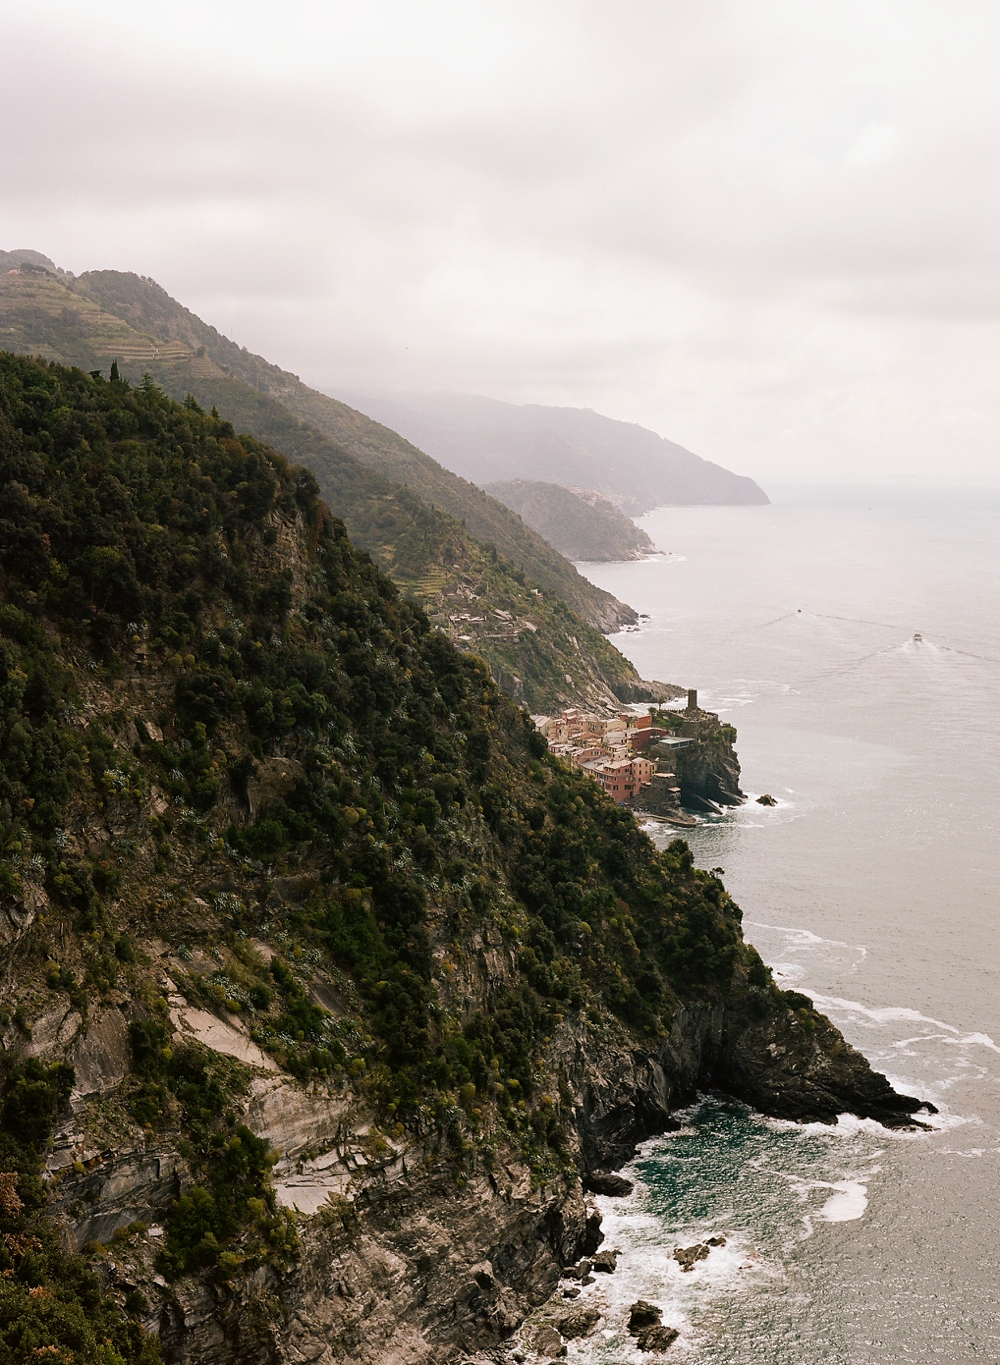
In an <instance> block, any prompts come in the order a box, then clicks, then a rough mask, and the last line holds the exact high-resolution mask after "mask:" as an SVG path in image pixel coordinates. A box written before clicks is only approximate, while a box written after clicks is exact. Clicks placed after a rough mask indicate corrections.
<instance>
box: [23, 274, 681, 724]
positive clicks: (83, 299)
mask: <svg viewBox="0 0 1000 1365" xmlns="http://www.w3.org/2000/svg"><path fill="white" fill-rule="evenodd" d="M133 278H137V277H133ZM161 292H162V291H161ZM202 325H203V324H202ZM0 329H2V330H0V337H4V338H6V339H8V340H7V344H8V345H9V346H10V348H11V349H12V350H15V351H20V352H28V353H32V354H41V355H44V356H45V357H46V358H49V359H55V360H60V361H64V362H68V363H72V364H75V365H78V366H80V368H82V369H84V370H91V369H101V368H103V369H104V370H105V372H106V371H107V369H108V367H109V363H110V358H111V357H112V356H118V357H122V359H121V361H120V364H121V370H122V374H123V375H125V376H126V377H130V378H132V379H135V380H138V379H139V378H141V376H142V374H143V373H144V372H148V373H150V374H151V375H153V376H154V378H155V379H156V380H157V381H158V382H159V383H160V384H161V385H162V386H163V388H164V389H165V391H166V392H168V393H170V394H171V395H172V396H174V397H176V398H182V397H184V396H185V395H186V394H188V393H191V394H193V396H194V397H195V398H196V399H197V401H198V402H199V403H200V404H201V405H202V406H203V407H205V408H211V407H213V406H215V407H218V409H219V410H220V411H221V412H222V413H223V414H224V415H225V416H226V417H227V418H228V419H229V420H230V421H232V423H233V424H234V426H235V427H236V428H237V429H239V430H241V431H251V432H254V433H255V434H257V435H259V436H261V437H263V438H265V439H267V440H268V441H270V442H271V443H272V444H274V445H275V446H276V447H277V448H279V449H281V450H282V451H283V452H285V453H286V454H288V455H289V456H291V457H292V458H294V459H296V460H299V461H302V462H304V463H306V464H308V465H309V467H310V468H311V469H312V470H313V471H314V473H315V474H316V477H317V478H318V480H319V482H320V485H321V488H322V491H323V493H324V496H325V497H326V499H327V501H328V502H329V504H330V505H331V507H332V508H333V509H334V510H335V512H336V513H337V515H339V516H341V517H342V518H343V519H344V521H345V523H346V525H347V527H348V530H349V532H350V534H351V535H352V537H353V538H354V540H355V542H356V543H357V544H359V545H360V546H362V547H363V548H365V549H367V550H368V551H369V552H370V553H371V554H372V556H373V557H374V559H375V560H376V562H377V563H379V564H380V565H381V566H382V567H383V568H384V569H386V570H387V571H388V572H390V573H391V574H392V575H393V578H394V579H395V581H396V582H398V583H399V584H400V586H401V587H403V588H404V589H406V590H407V591H408V592H410V593H411V594H412V595H413V596H415V597H416V598H417V600H418V601H420V602H421V603H422V604H423V605H424V606H425V608H426V609H427V610H428V611H429V612H430V613H431V615H432V619H433V620H434V621H435V623H436V624H438V625H439V626H440V627H441V628H442V629H444V630H446V631H447V632H448V634H449V635H451V637H452V638H453V639H454V640H455V641H456V642H457V643H458V644H459V646H460V647H461V648H463V649H467V650H472V651H475V652H476V653H478V654H480V655H481V656H482V657H483V658H485V659H486V661H487V662H488V663H489V665H490V668H491V670H492V672H493V676H494V677H495V678H497V680H498V681H499V682H500V683H501V685H502V686H504V687H505V688H506V689H507V690H508V691H509V692H510V693H511V695H512V696H514V697H515V698H516V699H517V700H518V701H521V702H523V703H524V704H525V705H527V706H528V707H529V708H530V709H531V710H533V711H548V710H551V709H553V708H554V707H558V706H560V705H584V706H587V707H597V708H598V709H605V708H607V707H610V706H614V705H615V704H616V699H617V698H625V699H629V700H638V699H640V698H644V697H646V696H650V697H652V696H654V695H655V696H661V695H667V694H665V693H663V692H662V689H657V688H653V689H648V688H646V689H644V688H643V686H642V681H641V679H640V677H639V675H638V673H637V672H636V670H635V668H634V667H633V665H632V664H631V663H629V661H628V660H627V659H625V657H624V656H623V655H622V654H620V653H619V651H618V650H616V649H615V648H614V646H613V645H612V644H610V642H609V641H607V640H606V639H605V638H604V636H603V635H602V634H601V633H600V632H599V631H598V630H596V629H594V628H593V627H592V626H590V625H588V623H587V622H586V621H584V620H582V619H581V618H580V617H578V616H577V615H576V614H575V613H574V612H573V611H572V610H570V609H569V608H568V607H567V606H566V605H565V604H564V603H563V602H562V601H561V600H560V599H559V598H558V597H557V596H555V595H550V594H549V593H548V592H545V591H543V590H541V589H537V590H536V588H535V585H533V584H532V583H531V582H530V580H529V579H527V578H526V576H525V574H524V572H523V571H522V570H521V569H520V568H518V567H517V566H516V565H514V564H512V563H510V561H508V560H506V559H505V558H504V557H503V556H502V555H501V554H499V553H498V552H497V551H495V550H493V549H491V548H490V547H488V546H483V545H482V544H480V542H479V541H477V540H476V539H475V538H474V537H473V536H471V535H470V534H469V533H468V531H467V530H466V529H465V528H464V527H463V526H462V525H461V524H460V523H459V522H458V521H456V520H455V519H454V518H453V517H451V516H449V515H448V514H447V513H446V512H444V511H442V510H441V509H439V508H437V507H434V506H432V505H430V504H429V503H428V502H426V501H424V500H423V499H422V498H421V497H419V496H418V494H417V493H416V492H415V491H414V490H413V489H411V488H404V487H402V486H400V485H399V484H394V483H393V482H391V481H390V480H389V479H387V478H385V477H384V476H383V475H382V474H380V473H379V472H378V471H377V470H375V469H373V468H371V467H370V466H369V465H366V464H363V463H362V462H361V461H359V460H358V459H356V458H355V457H354V456H353V455H351V454H350V453H349V452H347V451H345V450H344V449H343V448H342V447H341V446H339V445H337V444H336V443H335V442H333V441H331V440H329V439H328V438H327V437H326V436H324V435H322V434H321V433H320V432H318V431H317V430H315V428H313V427H311V426H309V425H308V424H307V423H303V422H301V421H300V420H299V419H298V418H297V417H296V416H294V414H292V413H291V412H289V411H288V409H287V408H286V407H285V406H284V405H283V404H281V403H280V402H278V401H277V400H276V399H274V398H272V397H270V396H268V395H267V394H265V393H261V392H259V391H258V390H255V389H253V388H251V387H250V386H249V385H248V384H246V383H244V382H243V381H242V380H240V379H238V378H237V377H236V376H234V375H233V374H231V373H227V372H226V371H224V370H223V369H222V368H220V366H218V365H216V364H215V362H214V361H213V360H211V358H210V357H209V356H208V355H206V354H203V355H198V354H197V352H196V351H192V349H191V348H190V346H189V345H188V344H187V343H186V342H185V341H180V340H169V341H168V340H164V339H163V338H162V337H157V336H154V335H152V334H150V333H148V332H146V333H143V332H138V331H136V330H135V329H134V328H133V327H131V326H130V325H129V323H127V322H126V321H124V320H123V319H122V318H119V317H117V316H116V315H114V314H113V313H110V312H109V311H108V310H107V309H105V308H102V307H101V306H100V305H98V304H97V303H96V302H95V301H94V300H93V299H91V298H90V297H88V296H85V295H82V294H81V293H79V292H78V291H77V290H76V289H75V288H74V287H73V286H72V285H71V284H70V282H69V281H68V280H67V279H66V278H65V277H56V276H54V275H52V274H51V273H49V272H48V271H46V270H44V269H37V270H33V271H29V272H27V273H24V274H21V275H19V276H17V275H0ZM229 344H231V343H229ZM497 505H498V506H499V504H497ZM503 511H504V512H505V515H507V516H508V517H511V518H512V519H513V520H516V518H514V517H513V514H512V513H510V512H508V511H507V509H503ZM551 553H552V554H553V555H555V551H551ZM567 568H570V569H571V568H572V566H570V565H568V564H567ZM573 572H574V573H575V571H573ZM580 581H581V582H584V581H585V580H583V579H581V580H580ZM608 600H609V601H613V600H614V599H611V598H609V599H608ZM498 613H500V614H499V615H498Z"/></svg>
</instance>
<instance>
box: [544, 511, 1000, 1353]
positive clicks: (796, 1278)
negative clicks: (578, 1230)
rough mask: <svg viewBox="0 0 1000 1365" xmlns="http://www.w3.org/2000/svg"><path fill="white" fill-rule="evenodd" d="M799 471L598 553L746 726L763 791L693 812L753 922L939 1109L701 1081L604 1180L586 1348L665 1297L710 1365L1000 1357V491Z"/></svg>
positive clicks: (745, 747) (709, 853)
mask: <svg viewBox="0 0 1000 1365" xmlns="http://www.w3.org/2000/svg"><path fill="white" fill-rule="evenodd" d="M772 496H773V503H772V505H771V506H768V507H689V508H666V509H660V510H658V511H656V512H652V513H650V514H649V515H647V516H645V517H644V518H642V519H641V521H640V523H639V524H640V525H641V526H642V527H643V528H644V529H645V530H646V531H648V533H649V535H650V536H651V538H652V540H653V542H654V544H655V545H656V546H657V548H658V549H659V550H660V551H661V552H662V553H660V554H657V555H655V556H651V557H650V558H648V559H646V560H644V561H638V562H633V563H624V564H601V565H596V564H584V565H580V566H579V567H580V569H581V572H583V573H584V574H585V575H586V576H587V577H588V578H590V579H591V580H592V581H593V582H594V583H597V584H599V585H600V586H601V587H603V588H607V589H608V590H609V591H611V592H613V593H614V594H615V595H616V596H617V597H619V598H621V599H622V600H623V601H626V602H629V603H631V605H632V606H634V607H635V608H636V609H637V611H639V612H641V613H643V617H642V619H641V621H640V624H639V627H638V628H637V629H634V630H626V631H624V632H622V633H621V634H620V635H618V636H616V637H614V643H615V644H616V645H617V646H618V647H619V648H620V649H621V650H622V651H623V652H624V653H625V654H626V655H627V656H628V657H629V658H630V659H632V660H633V661H634V663H635V664H636V665H637V667H638V669H639V671H640V673H641V674H642V676H643V677H646V678H657V679H660V680H662V681H665V682H674V683H679V684H681V685H682V686H684V687H696V688H697V689H698V696H699V702H700V704H701V705H703V706H705V707H706V708H708V709H710V710H713V711H717V712H718V713H719V714H720V716H722V717H723V718H724V719H726V720H727V721H730V722H731V723H732V724H734V725H735V726H736V727H737V729H738V732H739V738H738V741H737V749H738V752H739V757H740V761H741V763H742V769H743V779H742V780H743V787H744V789H745V791H746V792H747V793H748V796H749V799H748V801H747V803H746V804H745V805H744V806H742V807H741V808H739V809H737V810H733V811H731V812H728V813H726V814H725V815H723V816H721V817H720V818H714V817H713V818H708V819H706V820H704V822H703V823H701V824H700V825H699V826H698V828H697V829H695V830H692V831H690V833H689V834H687V835H686V836H685V837H687V838H688V841H689V843H690V845H691V847H692V849H693V851H694V853H695V857H696V860H697V862H698V864H699V865H700V866H702V867H706V868H722V869H724V881H725V883H726V886H727V888H728V889H729V891H730V893H731V894H732V895H733V896H734V898H735V899H736V900H737V902H738V903H739V905H740V906H741V907H742V910H743V914H744V932H745V934H746V937H747V938H748V939H749V941H750V942H751V943H753V944H754V945H755V946H756V947H757V949H758V950H759V951H760V953H761V955H762V957H763V958H764V960H765V961H766V962H767V963H768V964H769V965H770V966H771V967H772V969H773V970H774V973H775V975H776V977H777V978H778V980H779V981H780V982H781V983H782V984H783V985H785V986H787V987H794V988H795V989H796V990H798V991H802V992H804V993H806V994H807V995H809V996H811V997H812V999H813V1000H814V1002H815V1004H816V1006H817V1008H819V1009H820V1010H822V1011H824V1012H825V1013H826V1014H827V1015H828V1016H829V1017H830V1018H831V1019H832V1020H833V1021H834V1022H835V1023H836V1024H837V1026H838V1027H839V1028H840V1029H841V1030H842V1032H843V1033H844V1035H845V1036H846V1038H847V1039H848V1040H849V1041H850V1042H851V1043H852V1044H854V1046H856V1047H858V1048H860V1049H861V1051H863V1052H864V1053H865V1055H866V1056H867V1057H868V1058H869V1059H870V1061H871V1063H872V1065H873V1066H874V1067H876V1068H877V1069H878V1070H880V1071H883V1072H885V1074H886V1075H888V1076H889V1077H890V1079H891V1080H892V1082H893V1084H894V1085H895V1086H896V1087H897V1088H898V1089H899V1090H901V1091H903V1092H905V1093H907V1094H910V1095H916V1096H919V1097H920V1098H922V1099H927V1100H930V1101H932V1102H933V1104H935V1105H936V1106H937V1107H938V1109H939V1111H940V1112H939V1114H938V1116H937V1117H936V1118H935V1119H933V1120H932V1122H933V1130H932V1131H930V1132H916V1133H898V1132H890V1131H887V1130H885V1129H883V1128H881V1127H880V1126H879V1125H878V1124H876V1123H873V1122H871V1121H859V1120H857V1119H854V1118H850V1117H848V1116H843V1117H842V1118H841V1119H840V1121H839V1122H838V1124H837V1125H836V1126H835V1127H834V1126H824V1125H819V1124H807V1125H805V1126H799V1125H795V1124H790V1123H785V1122H778V1121H775V1120H772V1119H768V1118H766V1117H764V1116H763V1115H761V1114H759V1113H755V1112H754V1111H753V1110H750V1109H748V1108H746V1107H745V1106H743V1105H740V1104H738V1103H735V1102H733V1101H732V1100H731V1099H728V1098H727V1097H725V1096H724V1095H720V1094H705V1095H703V1096H700V1097H699V1099H698V1101H697V1102H696V1103H695V1104H693V1105H692V1106H691V1108H690V1109H688V1110H687V1111H686V1112H684V1113H683V1114H681V1115H679V1116H678V1117H679V1118H680V1119H681V1121H682V1126H681V1128H680V1130H679V1131H678V1132H676V1133H672V1134H670V1135H667V1136H663V1137H658V1138H655V1139H653V1140H652V1141H650V1142H648V1143H646V1144H645V1145H644V1146H643V1148H642V1149H641V1151H640V1153H639V1155H638V1156H637V1158H636V1159H635V1161H634V1162H633V1163H632V1164H631V1165H630V1166H629V1167H628V1168H626V1174H628V1175H629V1176H630V1177H631V1178H632V1179H633V1180H634V1181H635V1190H634V1192H633V1194H632V1195H631V1196H629V1197H628V1198H626V1199H624V1200H622V1199H601V1200H599V1201H598V1202H599V1203H600V1205H601V1207H602V1211H603V1213H604V1227H605V1231H606V1233H607V1241H606V1243H605V1245H606V1246H609V1247H613V1248H617V1249H619V1250H620V1252H621V1255H620V1258H619V1261H618V1269H617V1271H616V1273H615V1274H614V1275H599V1276H595V1283H594V1284H593V1285H591V1286H588V1287H587V1288H585V1289H584V1291H583V1294H582V1296H581V1299H580V1300H578V1302H580V1303H591V1302H592V1303H593V1304H594V1305H595V1306H597V1307H598V1308H600V1310H601V1312H602V1314H603V1317H602V1320H601V1323H600V1325H599V1328H598V1330H597V1331H596V1332H595V1333H594V1334H593V1335H592V1336H591V1337H589V1338H585V1339H583V1340H580V1341H577V1342H575V1343H571V1344H570V1346H569V1348H568V1353H569V1359H570V1360H574V1359H576V1360H582V1361H588V1362H595V1363H596V1362H601V1363H602V1365H612V1363H613V1362H614V1363H616V1365H617V1363H618V1362H626V1361H627V1362H632V1361H636V1362H638V1361H640V1360H649V1359H650V1357H648V1356H645V1355H643V1353H642V1352H640V1351H639V1350H638V1349H637V1346H636V1343H635V1339H634V1338H633V1337H630V1336H629V1334H628V1332H627V1330H626V1322H627V1317H628V1308H629V1305H630V1304H631V1303H633V1302H634V1301H635V1300H636V1299H638V1298H642V1299H645V1300H647V1301H649V1302H651V1303H653V1304H655V1305H656V1306H658V1307H659V1308H661V1309H662V1313H663V1322H664V1324H666V1325H669V1326H672V1327H674V1328H676V1329H677V1330H678V1331H679V1334H680V1335H679V1337H678V1339H677V1341H676V1342H675V1343H674V1345H673V1346H672V1347H671V1348H670V1351H669V1358H670V1359H676V1360H677V1361H685V1362H688V1363H689V1365H737V1362H738V1363H739V1365H757V1362H760V1365H763V1363H764V1362H767V1365H817V1363H818V1362H838V1365H840V1363H841V1362H842V1363H843V1365H875V1362H878V1363H879V1365H885V1362H896V1361H900V1362H908V1363H910V1362H912V1363H914V1365H915V1363H916V1362H928V1365H929V1363H930V1362H935V1365H940V1362H947V1363H948V1365H964V1362H970V1365H971V1362H976V1363H977V1365H982V1362H998V1361H1000V1274H998V1271H1000V1244H998V1231H1000V990H998V986H1000V841H998V806H997V796H998V776H1000V705H998V702H1000V493H998V492H997V491H986V492H980V491H972V490H947V489H916V488H876V487H872V488H855V489H831V488H822V489H809V488H788V489H779V490H777V492H776V493H774V494H772ZM765 793H766V794H769V795H771V796H772V797H773V798H774V799H775V801H776V803H777V804H776V805H774V806H762V805H760V804H758V802H757V800H756V797H758V796H759V795H762V794H765ZM648 829H649V832H650V834H651V837H653V838H654V840H656V841H657V842H666V841H667V840H669V839H671V838H673V837H675V834H676V831H670V830H664V829H663V828H662V827H657V826H649V827H648ZM709 1237H720V1238H723V1237H724V1238H725V1245H724V1246H718V1247H715V1248H713V1249H712V1250H711V1252H710V1254H709V1255H708V1257H707V1258H706V1259H704V1260H702V1261H700V1262H698V1263H697V1264H696V1266H695V1268H694V1269H693V1270H691V1271H684V1270H683V1269H682V1268H681V1265H680V1264H679V1262H678V1261H677V1260H676V1259H675V1258H674V1256H673V1252H674V1249H675V1248H678V1247H686V1246H691V1245H693V1244H695V1243H697V1242H704V1241H705V1240H706V1239H707V1238H709Z"/></svg>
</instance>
